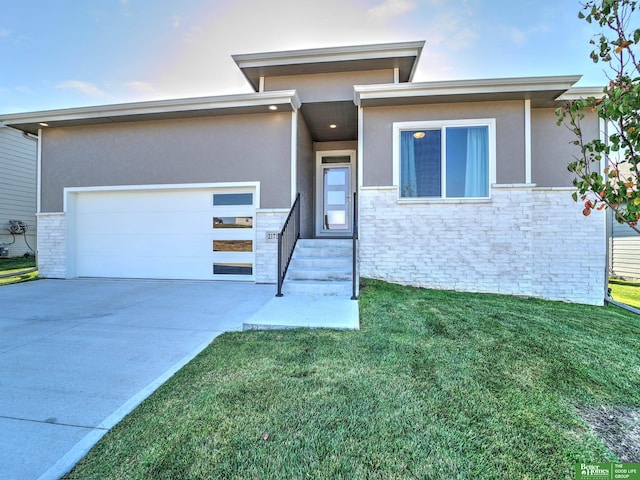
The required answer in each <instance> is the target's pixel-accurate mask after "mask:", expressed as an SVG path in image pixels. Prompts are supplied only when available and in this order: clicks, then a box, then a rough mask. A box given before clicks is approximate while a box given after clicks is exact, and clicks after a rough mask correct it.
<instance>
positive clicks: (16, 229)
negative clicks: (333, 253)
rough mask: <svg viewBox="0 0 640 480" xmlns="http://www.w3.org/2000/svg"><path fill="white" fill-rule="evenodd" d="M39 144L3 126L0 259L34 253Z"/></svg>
mask: <svg viewBox="0 0 640 480" xmlns="http://www.w3.org/2000/svg"><path fill="white" fill-rule="evenodd" d="M36 142H37V138H35V137H32V136H30V135H27V134H23V132H21V131H20V130H16V129H14V128H9V127H7V126H4V125H2V123H0V257H2V256H9V257H15V256H21V255H24V254H34V253H35V251H34V250H32V249H35V248H36ZM12 221H13V224H12V223H11V222H12ZM12 232H13V234H12Z"/></svg>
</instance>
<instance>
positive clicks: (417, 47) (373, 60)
mask: <svg viewBox="0 0 640 480" xmlns="http://www.w3.org/2000/svg"><path fill="white" fill-rule="evenodd" d="M423 47H424V41H418V42H399V43H383V44H375V45H356V46H349V47H330V48H316V49H307V50H289V51H282V52H267V53H248V54H240V55H232V58H233V60H234V61H235V62H236V65H238V68H240V70H242V73H243V74H244V76H245V77H246V78H247V80H248V81H249V83H250V84H251V85H252V86H253V88H254V89H255V90H258V88H259V84H260V77H277V76H282V75H303V74H317V73H338V72H349V71H365V70H382V69H393V68H398V69H399V75H400V81H402V82H410V81H411V79H412V78H413V74H414V73H415V69H416V65H417V63H418V60H419V59H420V55H421V53H422V48H423Z"/></svg>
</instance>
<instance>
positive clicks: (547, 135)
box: [531, 108, 599, 187]
mask: <svg viewBox="0 0 640 480" xmlns="http://www.w3.org/2000/svg"><path fill="white" fill-rule="evenodd" d="M557 120H558V117H557V116H556V113H555V109H554V108H536V109H532V110H531V181H532V182H533V183H535V184H536V185H538V186H540V187H570V186H572V185H573V179H574V174H573V173H571V172H569V171H568V170H567V165H569V163H570V162H572V161H573V160H574V156H575V155H579V154H580V149H579V147H577V146H576V145H572V144H571V142H572V141H573V140H575V135H574V134H573V133H572V132H571V131H570V130H569V129H568V128H566V127H565V126H564V125H560V126H558V125H557V124H556V122H557ZM581 128H582V132H583V134H584V138H585V139H588V140H591V139H595V138H598V135H599V123H598V118H597V116H596V115H595V114H588V115H587V116H586V117H585V118H584V119H583V120H582V122H581ZM596 168H597V167H596Z"/></svg>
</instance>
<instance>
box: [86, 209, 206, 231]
mask: <svg viewBox="0 0 640 480" xmlns="http://www.w3.org/2000/svg"><path fill="white" fill-rule="evenodd" d="M168 213H171V214H172V215H169V214H168ZM77 222H78V224H77V225H78V231H79V232H88V233H101V234H107V233H112V232H113V231H114V229H117V232H119V233H121V234H122V235H123V236H124V235H128V234H133V235H137V234H139V233H141V232H148V233H150V234H157V235H166V234H172V233H174V232H193V233H209V232H211V219H210V215H209V214H207V213H198V212H182V211H180V212H151V213H150V212H138V213H135V214H134V213H129V212H127V213H113V212H111V213H84V214H80V215H78V217H77Z"/></svg>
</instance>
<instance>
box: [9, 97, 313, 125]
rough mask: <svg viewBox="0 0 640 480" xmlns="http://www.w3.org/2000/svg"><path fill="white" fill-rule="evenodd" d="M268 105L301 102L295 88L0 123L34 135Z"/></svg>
mask: <svg viewBox="0 0 640 480" xmlns="http://www.w3.org/2000/svg"><path fill="white" fill-rule="evenodd" d="M271 105H275V106H277V107H278V110H277V112H292V111H294V110H297V109H299V108H300V105H301V102H300V99H299V98H298V94H297V93H296V91H295V90H283V91H274V92H262V93H248V94H239V95H226V96H215V97H199V98H186V99H172V100H155V101H150V102H136V103H122V104H115V105H100V106H92V107H79V108H66V109H60V110H47V111H41V112H28V113H14V114H7V115H3V116H2V117H1V118H0V122H3V123H4V124H5V125H7V126H12V127H14V128H17V129H19V130H22V131H24V132H29V133H34V134H37V133H38V129H39V128H43V127H42V125H41V123H46V124H47V125H46V127H45V128H54V127H70V126H80V125H98V124H108V123H116V122H133V121H146V120H170V119H178V118H194V117H213V116H221V115H243V114H252V113H274V112H273V111H272V110H270V109H269V106H271Z"/></svg>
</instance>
